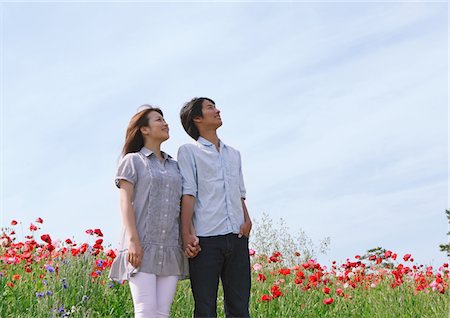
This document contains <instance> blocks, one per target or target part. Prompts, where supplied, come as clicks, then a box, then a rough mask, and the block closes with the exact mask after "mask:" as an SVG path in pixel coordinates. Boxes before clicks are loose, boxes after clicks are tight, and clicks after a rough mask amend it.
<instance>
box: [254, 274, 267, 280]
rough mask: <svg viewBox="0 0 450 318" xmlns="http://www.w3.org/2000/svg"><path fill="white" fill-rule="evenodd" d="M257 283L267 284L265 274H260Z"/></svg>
mask: <svg viewBox="0 0 450 318" xmlns="http://www.w3.org/2000/svg"><path fill="white" fill-rule="evenodd" d="M256 281H258V282H265V281H266V276H265V275H264V274H258V277H257V278H256Z"/></svg>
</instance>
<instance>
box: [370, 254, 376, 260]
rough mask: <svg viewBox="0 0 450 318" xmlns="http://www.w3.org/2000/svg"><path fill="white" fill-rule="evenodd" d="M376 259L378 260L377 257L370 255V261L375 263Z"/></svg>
mask: <svg viewBox="0 0 450 318" xmlns="http://www.w3.org/2000/svg"><path fill="white" fill-rule="evenodd" d="M376 259H377V257H376V255H370V257H369V261H374V260H376Z"/></svg>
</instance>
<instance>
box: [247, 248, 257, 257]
mask: <svg viewBox="0 0 450 318" xmlns="http://www.w3.org/2000/svg"><path fill="white" fill-rule="evenodd" d="M255 253H256V252H255V250H254V249H252V248H250V249H249V250H248V255H250V256H253V255H255Z"/></svg>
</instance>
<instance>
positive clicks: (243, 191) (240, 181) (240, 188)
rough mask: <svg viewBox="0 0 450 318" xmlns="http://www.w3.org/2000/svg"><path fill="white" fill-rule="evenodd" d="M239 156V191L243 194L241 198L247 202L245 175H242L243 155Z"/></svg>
mask: <svg viewBox="0 0 450 318" xmlns="http://www.w3.org/2000/svg"><path fill="white" fill-rule="evenodd" d="M238 155H239V191H240V192H241V198H242V199H244V200H245V195H246V190H245V185H244V174H243V173H242V162H241V154H240V153H239V152H238Z"/></svg>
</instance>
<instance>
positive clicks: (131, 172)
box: [115, 154, 137, 188]
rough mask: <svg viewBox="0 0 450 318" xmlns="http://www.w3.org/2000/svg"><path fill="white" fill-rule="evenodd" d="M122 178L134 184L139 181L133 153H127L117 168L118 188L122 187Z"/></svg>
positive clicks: (116, 180) (116, 181)
mask: <svg viewBox="0 0 450 318" xmlns="http://www.w3.org/2000/svg"><path fill="white" fill-rule="evenodd" d="M120 180H125V181H128V182H130V183H131V184H133V185H134V184H135V183H136V181H137V173H136V166H135V163H134V160H133V157H132V156H131V154H127V155H125V156H124V157H123V158H122V161H121V162H120V164H119V167H118V168H117V174H116V179H115V184H116V187H118V188H120Z"/></svg>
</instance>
